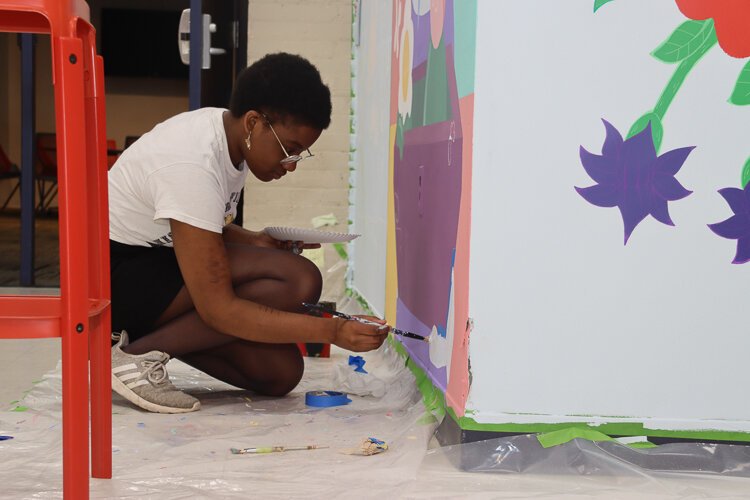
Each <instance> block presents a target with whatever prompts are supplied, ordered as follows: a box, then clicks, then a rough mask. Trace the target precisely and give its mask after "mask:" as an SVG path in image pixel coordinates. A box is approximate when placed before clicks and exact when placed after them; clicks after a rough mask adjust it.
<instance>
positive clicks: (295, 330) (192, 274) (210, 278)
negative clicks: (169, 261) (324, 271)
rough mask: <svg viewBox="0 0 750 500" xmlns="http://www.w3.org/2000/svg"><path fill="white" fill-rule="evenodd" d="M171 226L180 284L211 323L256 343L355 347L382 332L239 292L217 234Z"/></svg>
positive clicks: (372, 344)
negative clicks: (275, 306) (256, 299)
mask: <svg viewBox="0 0 750 500" xmlns="http://www.w3.org/2000/svg"><path fill="white" fill-rule="evenodd" d="M170 225H171V229H172V237H173V239H174V249H175V254H176V255H177V262H178V264H179V266H180V271H181V272H182V276H183V278H184V280H185V286H186V287H187V290H188V292H189V293H190V297H191V298H192V300H193V304H194V305H195V308H196V310H197V311H198V314H199V315H200V317H201V319H203V321H205V322H206V324H207V325H209V326H210V327H211V328H213V329H215V330H217V331H219V332H221V333H224V334H227V335H232V336H234V337H237V338H241V339H245V340H252V341H255V342H266V343H293V342H322V343H332V344H336V345H339V346H341V347H344V348H346V349H350V350H355V351H364V350H370V349H374V348H377V347H378V346H379V345H380V344H381V343H382V341H383V339H384V338H385V335H387V330H386V331H385V332H383V331H379V330H378V329H377V327H374V326H369V325H362V324H361V323H357V322H355V321H346V320H340V319H329V318H315V317H312V316H307V315H303V314H295V313H290V312H284V311H279V310H276V309H273V308H271V307H267V306H263V305H261V304H257V303H255V302H251V301H249V300H245V299H242V298H240V297H238V296H237V295H236V294H235V292H234V289H233V288H232V277H231V272H230V268H229V260H228V258H227V254H226V249H225V246H224V239H223V237H222V235H221V234H218V233H213V232H211V231H206V230H204V229H199V228H196V227H194V226H191V225H189V224H185V223H182V222H179V221H176V220H174V219H171V220H170ZM238 229H239V228H238Z"/></svg>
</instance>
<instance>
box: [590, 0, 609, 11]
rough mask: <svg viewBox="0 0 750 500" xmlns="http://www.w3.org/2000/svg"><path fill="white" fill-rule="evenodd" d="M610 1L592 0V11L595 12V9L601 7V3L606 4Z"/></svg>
mask: <svg viewBox="0 0 750 500" xmlns="http://www.w3.org/2000/svg"><path fill="white" fill-rule="evenodd" d="M611 1H612V0H595V1H594V12H596V11H597V10H599V9H600V8H601V7H602V6H603V5H606V4H608V3H609V2H611Z"/></svg>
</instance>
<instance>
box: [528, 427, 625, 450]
mask: <svg viewBox="0 0 750 500" xmlns="http://www.w3.org/2000/svg"><path fill="white" fill-rule="evenodd" d="M536 438H537V439H538V440H539V444H541V445H542V448H552V447H553V446H559V445H561V444H565V443H567V442H568V441H572V440H574V439H587V440H589V441H614V439H612V438H611V437H609V436H607V435H606V434H604V433H603V432H599V431H595V430H594V429H583V428H581V427H568V428H567V429H560V430H559V431H552V432H545V433H542V434H537V436H536Z"/></svg>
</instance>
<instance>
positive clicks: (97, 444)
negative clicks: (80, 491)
mask: <svg viewBox="0 0 750 500" xmlns="http://www.w3.org/2000/svg"><path fill="white" fill-rule="evenodd" d="M109 314H110V313H109V308H108V309H107V311H105V312H104V313H103V314H102V316H100V318H99V319H98V320H96V321H95V322H94V321H92V323H95V324H96V327H95V328H94V329H92V331H91V332H90V338H89V342H90V343H91V350H90V356H91V474H92V475H93V476H94V477H97V478H104V479H109V478H111V477H112V384H111V382H110V376H111V375H110V371H111V364H112V359H111V356H110V353H111V349H110V345H111V344H110V334H109V331H107V330H108V329H105V328H104V326H105V325H108V324H109V322H110V320H109Z"/></svg>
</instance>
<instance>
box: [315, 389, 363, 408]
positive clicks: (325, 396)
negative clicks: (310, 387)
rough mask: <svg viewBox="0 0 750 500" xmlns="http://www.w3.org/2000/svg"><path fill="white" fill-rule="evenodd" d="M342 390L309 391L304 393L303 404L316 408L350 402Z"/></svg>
mask: <svg viewBox="0 0 750 500" xmlns="http://www.w3.org/2000/svg"><path fill="white" fill-rule="evenodd" d="M351 402H352V400H351V399H349V398H347V397H346V394H344V393H343V392H336V391H310V392H308V393H306V394H305V404H306V405H307V406H315V407H317V408H328V407H331V406H342V405H346V404H349V403H351Z"/></svg>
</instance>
